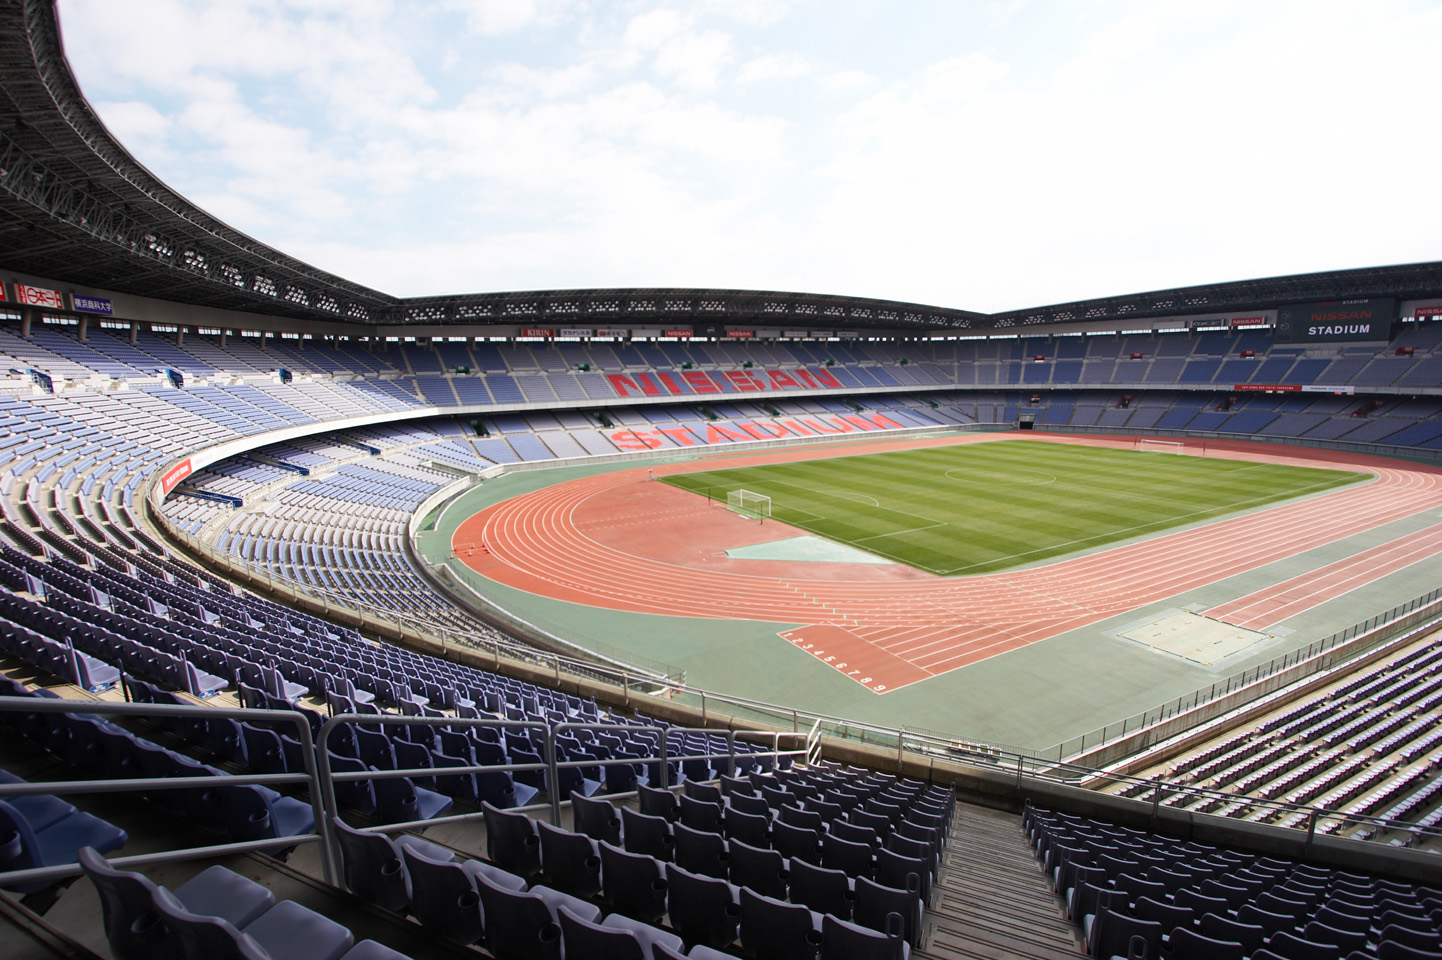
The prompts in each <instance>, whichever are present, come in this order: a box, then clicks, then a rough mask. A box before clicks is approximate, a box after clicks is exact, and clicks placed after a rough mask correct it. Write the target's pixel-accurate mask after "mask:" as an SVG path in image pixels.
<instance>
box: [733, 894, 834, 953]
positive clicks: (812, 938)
mask: <svg viewBox="0 0 1442 960" xmlns="http://www.w3.org/2000/svg"><path fill="white" fill-rule="evenodd" d="M739 929H740V933H741V948H742V950H743V952H745V954H746V956H748V957H753V958H755V960H795V958H797V957H810V956H813V955H814V954H815V953H816V951H817V950H818V949H819V948H820V946H821V940H822V936H821V931H820V930H818V929H816V926H815V924H814V923H813V921H812V916H811V911H810V910H808V909H807V908H806V907H803V906H801V905H800V904H793V903H783V902H782V901H780V900H776V899H774V898H772V897H763V896H762V895H761V894H759V893H757V892H756V891H754V890H751V889H749V888H747V887H742V888H741V922H740V926H739Z"/></svg>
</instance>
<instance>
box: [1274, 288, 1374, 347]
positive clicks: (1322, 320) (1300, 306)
mask: <svg viewBox="0 0 1442 960" xmlns="http://www.w3.org/2000/svg"><path fill="white" fill-rule="evenodd" d="M1396 316H1397V301H1396V300H1393V299H1391V298H1376V299H1370V300H1333V301H1330V302H1322V303H1294V304H1289V305H1287V306H1283V307H1278V308H1277V324H1276V328H1275V329H1276V332H1275V334H1274V336H1275V338H1276V341H1277V342H1278V343H1325V342H1328V341H1336V340H1378V341H1383V340H1387V339H1390V338H1391V336H1392V322H1393V320H1394V319H1395V318H1396Z"/></svg>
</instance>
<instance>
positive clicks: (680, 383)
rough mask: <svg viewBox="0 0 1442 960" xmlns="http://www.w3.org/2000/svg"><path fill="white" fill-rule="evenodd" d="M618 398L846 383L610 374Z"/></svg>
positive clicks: (755, 375)
mask: <svg viewBox="0 0 1442 960" xmlns="http://www.w3.org/2000/svg"><path fill="white" fill-rule="evenodd" d="M606 379H607V380H608V381H610V384H611V389H613V390H615V391H616V396H618V397H637V396H640V397H664V396H684V395H687V394H694V393H751V392H754V391H757V390H839V389H841V387H842V386H843V384H842V382H841V381H840V380H838V379H836V377H835V376H833V375H832V374H831V373H830V372H828V371H827V370H825V369H816V370H807V369H805V368H801V367H798V368H795V369H792V370H676V371H671V372H658V373H633V374H626V373H608V374H606Z"/></svg>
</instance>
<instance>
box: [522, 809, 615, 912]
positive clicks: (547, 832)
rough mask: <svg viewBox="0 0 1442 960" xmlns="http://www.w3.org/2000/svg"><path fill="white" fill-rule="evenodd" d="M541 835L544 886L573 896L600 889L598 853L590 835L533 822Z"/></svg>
mask: <svg viewBox="0 0 1442 960" xmlns="http://www.w3.org/2000/svg"><path fill="white" fill-rule="evenodd" d="M536 828H537V829H538V830H539V831H540V838H541V870H542V873H543V874H544V875H545V878H546V882H547V884H548V885H550V886H552V887H555V888H556V889H557V890H562V891H564V892H566V893H569V894H571V895H572V896H576V897H585V898H588V899H589V898H590V897H594V896H595V895H596V894H598V893H600V892H601V856H600V854H599V853H598V852H597V850H596V842H595V841H594V840H592V839H591V838H590V837H588V836H586V835H584V834H580V833H572V832H571V831H569V830H562V829H561V828H560V827H554V826H552V825H551V824H549V823H547V822H546V821H544V820H540V821H537V822H536Z"/></svg>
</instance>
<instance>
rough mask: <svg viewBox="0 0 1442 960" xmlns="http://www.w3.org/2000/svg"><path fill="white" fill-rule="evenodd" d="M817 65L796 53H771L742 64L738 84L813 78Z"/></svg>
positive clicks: (737, 73)
mask: <svg viewBox="0 0 1442 960" xmlns="http://www.w3.org/2000/svg"><path fill="white" fill-rule="evenodd" d="M816 69H817V68H816V64H815V63H813V62H812V61H811V59H810V58H808V57H803V56H801V55H800V54H796V53H771V54H767V55H766V56H763V57H756V58H755V59H753V60H748V61H747V62H746V63H744V64H742V66H741V69H740V70H738V71H737V72H736V82H737V83H743V84H744V83H770V82H773V81H776V80H794V79H796V78H798V77H807V76H811V75H812V74H814V73H815V72H816Z"/></svg>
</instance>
